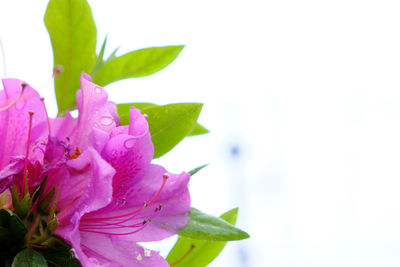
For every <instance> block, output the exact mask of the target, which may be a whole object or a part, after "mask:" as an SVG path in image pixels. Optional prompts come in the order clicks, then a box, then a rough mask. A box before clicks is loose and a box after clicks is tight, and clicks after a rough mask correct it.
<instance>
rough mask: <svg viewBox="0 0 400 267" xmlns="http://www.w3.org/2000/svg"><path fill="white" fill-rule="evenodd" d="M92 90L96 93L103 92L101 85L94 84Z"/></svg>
mask: <svg viewBox="0 0 400 267" xmlns="http://www.w3.org/2000/svg"><path fill="white" fill-rule="evenodd" d="M94 91H95V92H96V93H97V94H101V93H102V92H103V88H101V87H99V86H96V87H95V88H94Z"/></svg>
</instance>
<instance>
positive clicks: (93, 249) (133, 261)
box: [74, 233, 169, 267]
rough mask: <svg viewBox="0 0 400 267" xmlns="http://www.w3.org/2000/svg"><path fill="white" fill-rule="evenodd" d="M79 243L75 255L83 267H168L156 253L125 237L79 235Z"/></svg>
mask: <svg viewBox="0 0 400 267" xmlns="http://www.w3.org/2000/svg"><path fill="white" fill-rule="evenodd" d="M80 241H81V246H80V249H81V252H78V253H76V254H77V255H78V258H79V260H80V261H81V263H82V265H83V266H119V267H125V266H132V267H135V266H136V267H147V266H160V267H162V266H169V265H168V263H167V262H166V261H165V259H164V258H163V257H161V256H160V255H159V254H158V253H157V252H155V251H151V250H148V249H145V248H143V247H141V246H139V245H137V244H136V243H135V242H134V241H132V239H131V238H129V237H126V236H106V235H99V234H91V233H81V236H80ZM74 249H75V252H77V249H76V248H75V247H74Z"/></svg>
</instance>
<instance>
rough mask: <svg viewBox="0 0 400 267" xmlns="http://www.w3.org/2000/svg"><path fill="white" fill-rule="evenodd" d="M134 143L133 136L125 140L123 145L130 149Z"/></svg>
mask: <svg viewBox="0 0 400 267" xmlns="http://www.w3.org/2000/svg"><path fill="white" fill-rule="evenodd" d="M135 143H136V139H135V138H131V139H128V140H125V142H124V147H125V148H127V149H131V148H132V147H134V146H135Z"/></svg>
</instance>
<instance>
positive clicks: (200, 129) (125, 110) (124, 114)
mask: <svg viewBox="0 0 400 267" xmlns="http://www.w3.org/2000/svg"><path fill="white" fill-rule="evenodd" d="M131 106H134V107H135V108H137V109H140V110H141V111H142V113H143V114H147V113H146V109H147V108H149V107H156V106H158V105H156V104H153V103H147V102H141V103H125V104H118V105H117V109H118V115H119V116H120V120H121V124H122V125H128V124H129V109H130V108H131ZM206 133H209V131H208V130H207V129H206V128H205V127H204V126H202V125H200V124H199V123H196V126H195V127H194V129H193V131H191V132H190V133H189V134H188V136H195V135H201V134H206Z"/></svg>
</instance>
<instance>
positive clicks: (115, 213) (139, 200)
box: [80, 165, 190, 242]
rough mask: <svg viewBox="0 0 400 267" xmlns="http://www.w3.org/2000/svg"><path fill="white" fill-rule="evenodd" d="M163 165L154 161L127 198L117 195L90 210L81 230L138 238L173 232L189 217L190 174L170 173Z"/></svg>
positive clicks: (143, 238) (155, 238)
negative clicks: (106, 203)
mask: <svg viewBox="0 0 400 267" xmlns="http://www.w3.org/2000/svg"><path fill="white" fill-rule="evenodd" d="M164 174H166V170H165V169H164V168H163V167H161V166H159V165H150V168H149V169H148V171H147V173H146V174H145V177H143V179H141V180H140V182H138V183H136V184H134V185H133V186H132V187H131V190H129V191H128V192H127V194H126V197H125V200H124V201H121V200H118V199H116V198H115V196H114V201H113V202H111V203H110V205H108V206H107V207H105V208H103V209H100V210H98V211H95V212H91V213H87V214H86V215H85V216H84V218H83V220H82V222H81V229H80V230H81V232H90V233H103V234H106V235H115V236H131V239H132V240H135V241H137V242H141V241H142V242H146V241H157V240H161V239H164V238H166V237H169V236H172V235H174V234H176V233H177V232H178V230H179V229H181V228H183V227H184V226H185V225H186V224H187V222H188V221H189V218H188V217H187V216H186V214H187V213H188V212H189V211H190V196H189V191H188V182H189V178H190V176H189V174H187V173H182V174H179V175H176V174H168V175H169V178H168V179H167V180H166V183H165V185H164V187H163V188H162V184H163V180H164V179H163V175H164Z"/></svg>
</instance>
